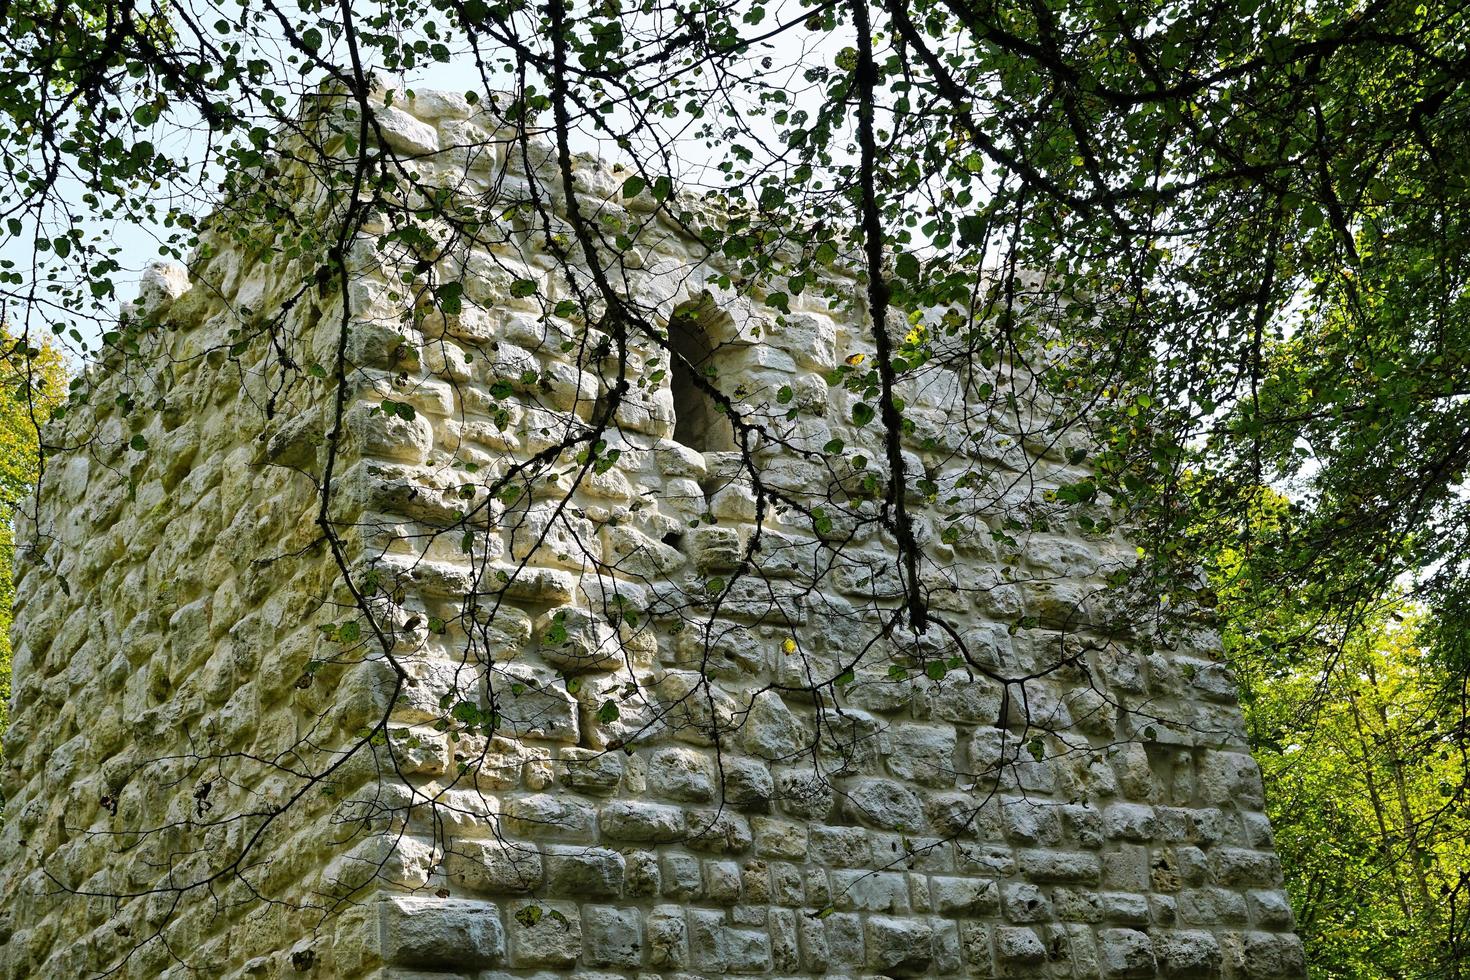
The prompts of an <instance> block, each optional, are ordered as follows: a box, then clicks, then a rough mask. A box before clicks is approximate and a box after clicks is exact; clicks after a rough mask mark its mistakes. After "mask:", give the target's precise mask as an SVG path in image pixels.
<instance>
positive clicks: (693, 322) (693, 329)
mask: <svg viewBox="0 0 1470 980" xmlns="http://www.w3.org/2000/svg"><path fill="white" fill-rule="evenodd" d="M669 346H670V347H671V348H673V352H674V357H673V358H672V360H673V365H672V367H671V369H670V371H669V382H670V384H671V385H672V387H673V393H674V440H675V441H676V442H680V443H683V444H684V445H686V446H688V447H689V448H690V449H694V450H697V451H699V452H702V453H712V452H724V451H728V450H731V449H734V448H735V439H734V433H733V432H732V431H731V429H730V420H729V419H727V418H726V417H725V414H724V413H723V412H721V411H720V410H719V408H718V406H716V404H715V401H714V399H713V398H711V397H710V396H709V395H708V394H706V393H705V392H704V391H703V390H702V389H701V388H700V387H699V384H698V383H697V381H696V376H698V377H699V378H702V379H703V380H704V381H705V383H706V384H716V383H717V378H716V377H712V376H711V374H710V368H711V367H712V366H713V365H714V363H715V357H714V351H713V349H712V345H711V344H710V340H709V334H708V332H707V331H706V330H705V328H704V325H703V324H702V323H701V322H700V318H699V316H698V314H697V313H695V311H694V310H691V309H688V308H684V309H680V310H676V311H675V312H674V316H673V317H672V318H671V320H670V322H669Z"/></svg>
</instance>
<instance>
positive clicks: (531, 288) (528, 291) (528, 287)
mask: <svg viewBox="0 0 1470 980" xmlns="http://www.w3.org/2000/svg"><path fill="white" fill-rule="evenodd" d="M536 290H537V286H536V280H534V279H517V280H515V281H514V282H512V283H511V284H510V294H511V295H512V296H514V297H516V298H517V299H525V298H526V297H527V296H535V295H536Z"/></svg>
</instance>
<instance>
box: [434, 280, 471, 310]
mask: <svg viewBox="0 0 1470 980" xmlns="http://www.w3.org/2000/svg"><path fill="white" fill-rule="evenodd" d="M463 295H464V283H459V282H446V283H441V284H439V285H438V286H436V287H434V297H435V298H436V299H437V300H438V301H439V309H441V310H443V311H444V312H445V313H448V314H450V315H456V314H458V313H459V312H460V311H461V310H462V309H463V308H464V302H463V298H462V297H463Z"/></svg>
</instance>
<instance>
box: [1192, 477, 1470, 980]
mask: <svg viewBox="0 0 1470 980" xmlns="http://www.w3.org/2000/svg"><path fill="white" fill-rule="evenodd" d="M1251 499H1252V508H1251V510H1250V515H1251V522H1250V525H1249V526H1247V527H1245V528H1243V529H1242V530H1241V533H1240V534H1238V535H1237V536H1235V537H1234V538H1233V539H1230V540H1226V541H1223V542H1220V541H1216V542H1215V543H1214V544H1213V545H1211V544H1202V545H1201V546H1200V547H1201V549H1202V550H1203V552H1204V553H1205V555H1206V557H1207V558H1208V561H1209V567H1210V571H1211V584H1212V586H1213V587H1214V588H1215V590H1216V591H1217V592H1218V597H1217V598H1218V608H1219V610H1220V613H1221V625H1222V627H1223V630H1222V633H1223V637H1224V640H1225V647H1226V653H1227V655H1228V657H1229V661H1230V663H1231V665H1232V666H1233V667H1234V668H1235V669H1236V671H1237V673H1238V675H1239V681H1240V687H1241V695H1242V702H1243V704H1244V707H1245V711H1246V722H1247V732H1248V736H1249V739H1250V743H1251V749H1252V753H1253V755H1254V756H1255V758H1256V760H1257V762H1258V763H1259V764H1260V765H1261V769H1262V774H1263V776H1264V779H1265V782H1266V786H1267V811H1268V813H1269V815H1270V817H1271V823H1272V827H1273V829H1274V831H1275V836H1276V846H1277V850H1278V852H1279V854H1280V856H1281V860H1282V865H1283V869H1284V871H1285V874H1286V883H1287V888H1288V891H1289V892H1290V894H1291V897H1292V905H1293V908H1294V909H1295V911H1296V915H1297V927H1298V930H1299V931H1300V933H1301V935H1302V938H1303V940H1304V942H1305V943H1306V945H1307V949H1308V960H1309V962H1310V963H1311V964H1312V965H1313V968H1314V970H1315V971H1316V973H1315V974H1314V975H1320V976H1322V977H1333V978H1338V977H1341V978H1369V977H1384V976H1395V977H1413V978H1426V980H1427V978H1438V977H1446V976H1454V975H1456V974H1455V970H1457V969H1458V968H1459V964H1460V963H1461V962H1462V959H1463V957H1464V955H1465V953H1466V949H1465V945H1464V940H1463V933H1462V930H1461V927H1460V926H1459V925H1458V923H1460V922H1463V918H1464V914H1465V910H1466V908H1467V906H1470V846H1467V843H1466V842H1467V841H1470V782H1467V776H1470V765H1467V759H1466V745H1465V739H1464V714H1463V704H1464V696H1465V694H1466V693H1470V692H1467V688H1466V681H1465V678H1464V676H1463V675H1462V674H1459V673H1458V672H1456V671H1453V670H1450V669H1448V668H1447V667H1446V665H1445V664H1443V663H1442V662H1440V661H1439V660H1437V659H1436V658H1435V657H1433V656H1432V655H1431V650H1430V649H1429V648H1428V647H1427V646H1426V645H1425V640H1426V639H1427V637H1426V635H1425V632H1426V630H1427V629H1429V628H1431V623H1432V622H1433V620H1432V619H1430V618H1428V616H1427V615H1426V613H1425V611H1424V610H1423V609H1422V607H1418V606H1416V605H1415V604H1413V603H1411V602H1408V601H1405V600H1404V599H1403V598H1401V597H1400V596H1399V595H1397V594H1395V593H1394V592H1387V593H1385V594H1383V595H1381V596H1380V597H1379V601H1378V602H1377V603H1376V604H1375V605H1374V606H1373V608H1372V609H1371V611H1370V612H1368V613H1366V614H1365V615H1364V617H1363V618H1361V619H1360V620H1358V621H1357V622H1355V623H1353V624H1351V625H1350V626H1348V627H1346V628H1343V627H1342V626H1341V624H1340V623H1339V622H1338V621H1337V618H1336V616H1335V614H1334V611H1333V609H1332V602H1333V599H1332V596H1331V595H1330V593H1327V592H1325V591H1324V590H1323V589H1322V588H1321V587H1320V583H1319V585H1318V586H1313V585H1308V586H1305V587H1302V586H1299V585H1298V584H1297V583H1296V582H1295V581H1294V580H1292V579H1283V578H1280V577H1273V576H1274V569H1275V568H1276V564H1275V558H1274V555H1273V552H1272V551H1271V550H1270V549H1269V547H1262V545H1263V544H1265V543H1269V542H1271V541H1274V540H1279V539H1281V538H1282V537H1289V536H1290V534H1291V533H1292V532H1293V521H1294V520H1298V519H1301V517H1302V514H1301V509H1300V508H1294V507H1293V506H1292V505H1291V504H1290V502H1289V501H1288V500H1287V499H1286V498H1285V497H1283V496H1282V495H1280V494H1278V493H1274V492H1272V491H1268V490H1258V491H1257V492H1256V493H1254V494H1252V495H1251Z"/></svg>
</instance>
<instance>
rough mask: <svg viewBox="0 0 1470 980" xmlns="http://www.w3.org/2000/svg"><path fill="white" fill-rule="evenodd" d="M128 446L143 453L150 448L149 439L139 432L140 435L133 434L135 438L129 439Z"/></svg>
mask: <svg viewBox="0 0 1470 980" xmlns="http://www.w3.org/2000/svg"><path fill="white" fill-rule="evenodd" d="M128 446H129V447H130V448H132V449H136V450H137V451H138V452H140V453H141V452H143V451H144V450H145V449H147V448H148V440H147V439H144V438H143V436H142V434H141V433H139V434H138V435H135V436H133V438H131V439H129V440H128Z"/></svg>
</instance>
